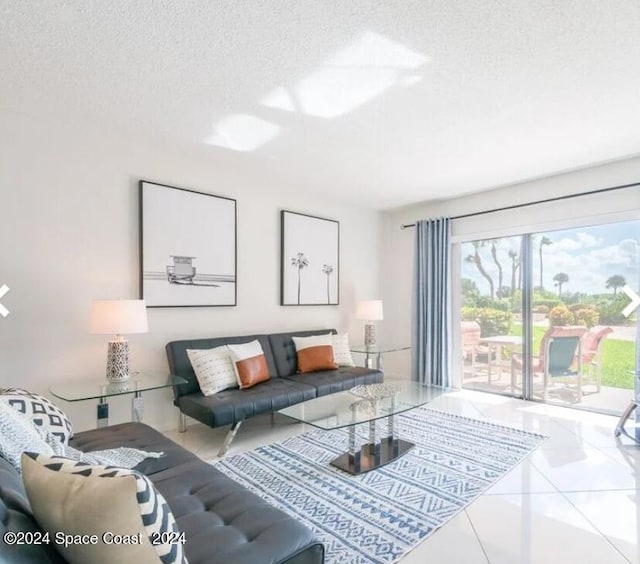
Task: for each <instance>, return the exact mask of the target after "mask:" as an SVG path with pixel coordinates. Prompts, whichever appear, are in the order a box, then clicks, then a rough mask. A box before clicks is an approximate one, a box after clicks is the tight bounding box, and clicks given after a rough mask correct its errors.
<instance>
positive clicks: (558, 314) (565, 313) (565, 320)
mask: <svg viewBox="0 0 640 564" xmlns="http://www.w3.org/2000/svg"><path fill="white" fill-rule="evenodd" d="M549 323H551V325H571V324H572V323H573V313H571V312H570V311H569V308H568V307H567V306H565V305H559V306H556V307H554V308H553V309H552V310H551V311H550V312H549Z"/></svg>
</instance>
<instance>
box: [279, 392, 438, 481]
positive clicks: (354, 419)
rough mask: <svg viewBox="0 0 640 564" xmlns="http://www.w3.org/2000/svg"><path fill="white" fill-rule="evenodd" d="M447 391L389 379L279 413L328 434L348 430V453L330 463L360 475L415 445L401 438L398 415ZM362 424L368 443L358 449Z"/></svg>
mask: <svg viewBox="0 0 640 564" xmlns="http://www.w3.org/2000/svg"><path fill="white" fill-rule="evenodd" d="M448 391H449V390H448V389H447V388H440V387H437V386H425V385H423V384H418V383H417V382H410V381H406V380H388V381H387V382H385V383H383V384H368V385H364V386H357V387H356V388H353V389H351V390H348V391H345V392H338V393H336V394H330V395H328V396H322V397H320V398H314V399H311V400H307V401H304V402H302V403H298V404H296V405H292V406H290V407H287V408H285V409H281V410H279V411H278V413H279V414H281V415H285V416H286V417H290V418H291V419H295V420H296V421H299V422H301V423H306V424H308V425H311V426H313V427H317V428H318V429H324V430H325V431H331V430H333V429H342V428H348V431H349V447H348V448H349V450H348V451H347V452H345V453H343V454H341V455H340V456H338V457H337V458H335V459H334V460H332V461H331V464H332V465H333V466H336V467H337V468H340V469H342V470H344V471H346V472H349V473H350V474H354V475H358V474H363V473H365V472H369V471H370V470H375V469H376V468H380V467H381V466H384V465H385V464H388V463H389V462H393V461H394V460H396V459H398V458H400V457H401V456H402V455H403V454H405V453H406V452H408V451H409V450H410V449H411V448H412V447H413V446H414V445H413V443H411V442H409V441H406V440H404V439H401V438H400V437H399V436H398V428H397V425H396V421H395V416H396V415H399V414H401V413H404V412H405V411H409V410H410V409H415V408H416V407H420V406H421V405H425V404H427V403H429V402H431V401H433V400H434V399H436V398H437V397H440V396H441V395H443V394H445V393H446V392H448ZM379 419H386V430H385V431H384V432H382V433H381V435H382V436H380V437H378V436H377V434H378V433H377V431H376V422H377V421H378V420H379ZM360 424H368V427H369V428H368V442H367V443H366V444H364V445H362V446H361V447H359V448H358V447H356V426H357V425H360Z"/></svg>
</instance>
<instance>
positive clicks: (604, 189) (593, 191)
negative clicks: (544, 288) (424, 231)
mask: <svg viewBox="0 0 640 564" xmlns="http://www.w3.org/2000/svg"><path fill="white" fill-rule="evenodd" d="M634 186H640V182H634V183H633V184H622V185H621V186H612V187H611V188H600V189H599V190H592V191H590V192H581V193H580V194H567V195H565V196H556V197H555V198H547V199H546V200H537V201H535V202H525V203H524V204H514V205H512V206H505V207H503V208H496V209H493V210H483V211H479V212H473V213H465V214H462V215H455V216H453V217H452V218H451V219H464V218H465V217H475V216H476V215H485V214H488V213H494V212H501V211H507V210H514V209H517V208H526V207H528V206H535V205H537V204H546V203H549V202H559V201H560V200H568V199H570V198H579V197H581V196H590V195H591V194H602V193H604V192H613V191H614V190H622V189H623V188H633V187H634ZM415 226H416V224H415V223H406V224H404V225H401V226H400V229H407V228H409V227H415Z"/></svg>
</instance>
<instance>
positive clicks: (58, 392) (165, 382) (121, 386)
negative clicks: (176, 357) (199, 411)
mask: <svg viewBox="0 0 640 564" xmlns="http://www.w3.org/2000/svg"><path fill="white" fill-rule="evenodd" d="M186 383H187V381H186V380H185V379H184V378H181V377H180V376H166V375H159V374H140V373H134V374H132V375H131V378H130V379H129V380H127V381H126V382H109V381H108V380H107V379H106V378H102V379H100V378H94V379H91V380H78V381H76V382H65V383H62V384H54V385H53V386H50V387H49V391H50V392H51V394H52V395H53V396H55V397H57V398H59V399H61V400H65V401H83V400H90V399H99V398H103V397H109V396H120V395H125V394H134V393H136V392H147V391H149V390H158V389H161V388H169V387H171V386H178V385H180V384H186Z"/></svg>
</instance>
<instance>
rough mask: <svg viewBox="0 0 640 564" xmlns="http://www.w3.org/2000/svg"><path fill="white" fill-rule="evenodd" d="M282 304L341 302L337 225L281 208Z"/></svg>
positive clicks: (338, 226) (334, 303)
mask: <svg viewBox="0 0 640 564" xmlns="http://www.w3.org/2000/svg"><path fill="white" fill-rule="evenodd" d="M280 237H281V264H280V267H281V287H280V304H281V305H338V304H339V303H340V296H339V288H340V224H339V223H338V222H337V221H334V220H332V219H323V218H321V217H315V216H312V215H306V214H303V213H296V212H292V211H286V210H282V212H281V217H280Z"/></svg>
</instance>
